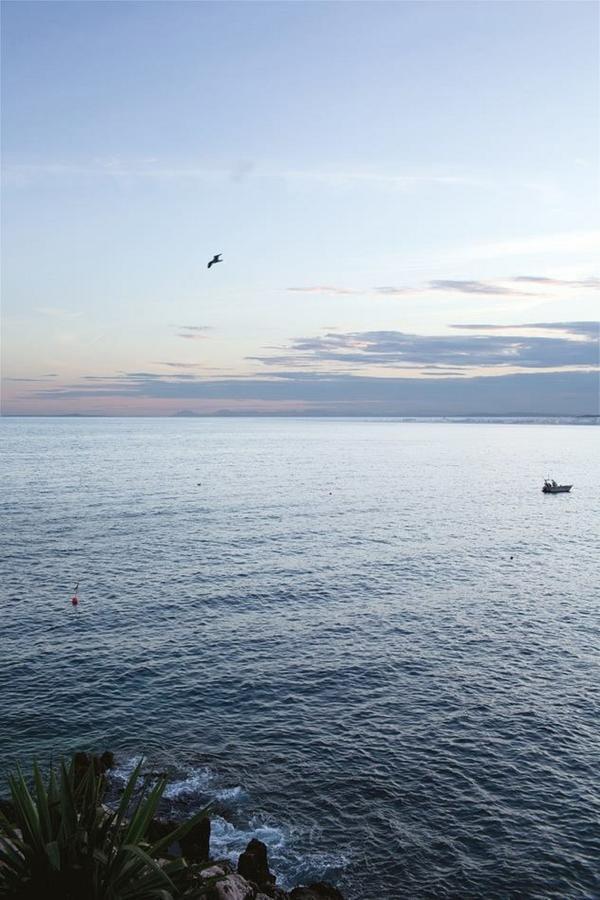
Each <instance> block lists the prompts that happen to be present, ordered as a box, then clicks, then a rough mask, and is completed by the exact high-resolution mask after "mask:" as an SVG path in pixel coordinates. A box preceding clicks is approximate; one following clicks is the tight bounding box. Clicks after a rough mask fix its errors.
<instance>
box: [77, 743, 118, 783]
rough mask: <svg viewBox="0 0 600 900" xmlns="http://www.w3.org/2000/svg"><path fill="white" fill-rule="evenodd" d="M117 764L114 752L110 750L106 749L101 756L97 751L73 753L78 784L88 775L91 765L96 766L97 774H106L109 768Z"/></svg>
mask: <svg viewBox="0 0 600 900" xmlns="http://www.w3.org/2000/svg"><path fill="white" fill-rule="evenodd" d="M114 765H115V757H114V754H113V753H111V752H110V750H105V751H104V753H103V754H102V755H101V756H98V755H97V754H95V753H84V752H83V751H81V750H80V751H79V752H77V753H75V754H74V755H73V775H74V778H75V783H76V784H77V783H78V782H79V781H81V779H82V778H83V777H84V776H85V775H86V773H87V772H88V770H89V768H90V766H93V767H94V772H95V773H96V775H104V774H105V772H107V771H108V769H112V768H113V767H114Z"/></svg>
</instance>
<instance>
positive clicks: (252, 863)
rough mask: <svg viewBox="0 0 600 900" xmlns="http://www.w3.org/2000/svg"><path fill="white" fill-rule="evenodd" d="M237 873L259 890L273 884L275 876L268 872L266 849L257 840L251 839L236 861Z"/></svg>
mask: <svg viewBox="0 0 600 900" xmlns="http://www.w3.org/2000/svg"><path fill="white" fill-rule="evenodd" d="M238 872H239V874H240V875H242V877H243V878H247V879H248V881H253V882H254V884H257V885H258V887H259V888H264V887H267V886H270V885H273V884H275V876H274V875H273V874H272V873H271V872H269V861H268V859H267V847H266V845H265V844H263V842H262V841H259V840H257V838H252V840H251V841H250V842H249V844H248V846H247V847H246V849H245V850H244V852H243V853H242V854H240V858H239V861H238Z"/></svg>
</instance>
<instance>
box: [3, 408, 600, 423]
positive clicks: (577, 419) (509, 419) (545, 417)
mask: <svg viewBox="0 0 600 900" xmlns="http://www.w3.org/2000/svg"><path fill="white" fill-rule="evenodd" d="M0 418H2V419H340V420H344V419H347V420H365V419H372V420H379V421H396V422H403V423H407V424H410V423H419V422H422V423H427V422H430V423H436V422H440V423H446V424H452V423H456V424H459V425H460V424H485V423H490V424H499V425H600V414H598V413H589V414H586V413H577V414H575V415H572V416H569V415H564V414H561V413H540V414H531V415H525V414H512V413H468V414H465V415H460V416H452V415H430V416H426V415H394V414H375V413H355V414H353V415H352V414H350V415H349V414H347V413H346V414H344V415H342V414H341V413H321V412H302V413H290V412H286V413H273V412H269V413H257V412H235V411H232V410H223V411H222V412H221V411H217V412H211V413H198V412H193V411H192V410H181V411H180V412H176V413H172V414H170V415H162V416H149V415H128V416H119V415H111V414H110V413H52V414H48V413H37V414H29V415H23V414H20V413H2V414H1V415H0Z"/></svg>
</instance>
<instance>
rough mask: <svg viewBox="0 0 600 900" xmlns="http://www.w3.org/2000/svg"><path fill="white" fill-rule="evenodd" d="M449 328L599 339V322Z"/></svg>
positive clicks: (532, 323)
mask: <svg viewBox="0 0 600 900" xmlns="http://www.w3.org/2000/svg"><path fill="white" fill-rule="evenodd" d="M450 328H461V329H467V330H469V329H470V330H473V331H524V330H528V331H533V330H535V331H539V330H546V331H564V332H566V333H567V334H571V335H578V336H582V337H584V338H586V339H587V340H588V341H592V342H598V341H599V340H600V322H530V323H528V324H526V325H484V324H468V325H450Z"/></svg>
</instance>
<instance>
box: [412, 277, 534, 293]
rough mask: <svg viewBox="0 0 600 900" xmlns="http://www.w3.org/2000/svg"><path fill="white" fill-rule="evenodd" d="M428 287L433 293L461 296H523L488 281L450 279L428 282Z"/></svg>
mask: <svg viewBox="0 0 600 900" xmlns="http://www.w3.org/2000/svg"><path fill="white" fill-rule="evenodd" d="M428 286H429V288H431V289H432V290H434V291H449V292H451V293H453V292H456V291H458V292H459V293H461V294H504V295H509V296H510V295H513V296H523V293H524V292H523V291H514V290H511V289H510V288H507V287H502V286H501V285H499V284H493V283H491V282H489V281H465V280H454V279H450V278H444V279H440V280H436V281H429V282H428Z"/></svg>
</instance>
